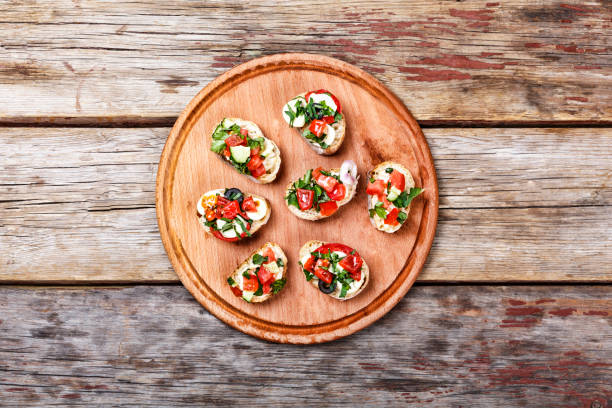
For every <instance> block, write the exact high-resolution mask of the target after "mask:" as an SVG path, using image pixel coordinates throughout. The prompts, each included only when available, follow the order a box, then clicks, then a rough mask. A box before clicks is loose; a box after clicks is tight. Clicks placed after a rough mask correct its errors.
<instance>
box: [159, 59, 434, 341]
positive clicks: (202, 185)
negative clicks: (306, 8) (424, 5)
mask: <svg viewBox="0 0 612 408" xmlns="http://www.w3.org/2000/svg"><path fill="white" fill-rule="evenodd" d="M306 84H311V85H310V86H311V87H312V88H304V87H305V86H306ZM314 84H317V85H314ZM319 84H325V87H326V88H327V89H329V90H330V91H331V92H333V94H334V95H335V96H336V97H337V98H338V99H339V100H340V101H341V103H342V114H343V115H344V116H345V117H346V118H347V119H346V125H345V126H346V133H347V136H346V140H345V142H344V143H343V144H342V146H341V149H340V150H339V151H338V152H336V153H335V154H334V155H333V156H326V157H323V156H321V155H318V154H317V153H315V152H314V151H313V150H312V149H310V148H309V147H308V146H306V145H305V141H304V140H303V138H302V137H301V136H300V135H299V132H296V131H295V129H293V128H291V127H289V126H287V124H286V123H285V121H284V120H283V119H282V115H281V112H282V109H283V107H284V106H285V104H286V103H287V101H289V100H291V99H292V98H294V97H295V95H299V94H301V93H303V92H307V91H308V90H309V89H317V88H319V86H320V85H319ZM262 106H267V107H268V109H262ZM224 117H238V118H245V119H253V120H256V122H257V125H258V126H259V127H260V128H261V130H262V131H263V134H264V135H266V137H268V138H270V139H271V140H272V141H274V142H275V143H276V144H277V145H278V146H279V147H280V150H281V153H280V156H281V157H282V161H283V163H282V171H281V172H279V174H278V176H277V177H276V180H275V181H274V182H273V183H269V184H265V185H261V184H260V185H255V184H254V183H252V182H251V181H250V180H247V178H246V177H245V176H244V175H241V174H239V173H238V172H236V171H232V170H227V169H226V168H220V165H219V157H218V156H217V155H216V154H215V153H213V152H211V151H210V144H211V139H210V138H211V136H210V135H211V134H212V132H213V130H214V129H215V127H216V126H217V124H218V123H219V121H220V120H222V119H223V118H224ZM368 126H371V127H372V129H376V131H367V130H365V129H367V127H368ZM296 133H298V134H296ZM389 135H393V136H392V137H390V136H389ZM345 160H354V161H355V162H356V163H357V167H358V168H359V173H360V177H361V180H362V182H361V183H360V185H359V186H358V187H357V194H356V196H355V197H354V198H353V199H352V200H351V201H350V202H349V203H348V204H347V205H346V206H345V207H343V208H341V209H339V210H338V211H337V213H336V214H334V215H333V216H331V217H329V218H328V219H325V220H320V221H317V222H312V221H307V220H302V219H298V218H296V217H294V216H293V215H292V214H291V211H290V210H289V209H288V208H287V207H286V202H285V195H286V189H287V185H290V184H291V183H292V182H293V181H295V180H296V179H298V178H300V177H302V176H303V175H304V172H305V171H306V170H307V169H309V168H310V169H313V168H316V167H318V166H322V167H323V168H324V169H334V168H335V169H337V168H339V167H340V165H341V163H342V162H343V161H345ZM385 161H394V162H398V163H402V164H403V165H405V166H406V168H407V169H408V170H409V171H410V173H411V174H412V177H413V178H414V181H415V183H416V186H418V187H421V188H423V193H422V194H421V195H420V196H419V197H418V198H417V199H415V200H413V202H412V203H411V205H410V212H409V214H408V218H407V219H406V221H405V226H404V227H403V228H402V229H400V230H399V231H398V232H396V233H395V234H384V233H381V232H379V231H376V230H375V229H374V228H372V227H371V224H370V219H369V216H368V212H367V195H366V194H365V187H364V182H365V181H364V180H366V178H367V176H366V174H365V173H366V172H367V171H368V170H370V169H372V168H373V167H374V166H376V165H378V164H379V163H381V162H385ZM156 185H157V187H156V209H157V219H158V224H159V229H160V235H161V239H162V242H163V243H164V247H165V248H166V252H167V253H168V257H169V259H170V263H171V264H172V265H173V267H174V271H175V272H176V273H177V275H178V276H179V278H180V280H181V282H182V283H183V285H185V287H186V288H187V289H188V290H189V291H190V292H191V293H192V294H193V296H194V297H195V298H196V299H197V300H198V302H200V303H201V304H202V305H203V306H204V307H206V308H207V309H208V310H209V311H210V312H211V313H212V314H214V315H215V316H217V317H218V318H219V319H221V320H222V321H224V322H226V323H228V324H229V325H231V326H233V327H236V328H239V329H240V330H242V331H244V332H245V333H248V334H251V335H253V336H256V337H259V338H262V339H265V340H271V341H276V342H282V343H296V344H304V343H305V344H310V343H320V342H325V341H331V340H334V339H337V338H340V337H343V336H347V335H349V334H351V333H354V332H355V331H357V330H360V329H362V328H363V327H366V326H367V325H369V324H371V323H372V322H374V321H376V320H378V319H379V318H380V317H382V316H384V314H385V313H387V312H388V311H389V310H390V309H391V308H392V307H393V306H395V305H396V304H397V302H399V301H400V299H401V298H402V297H403V296H404V295H405V294H406V292H408V290H409V289H410V287H411V286H412V284H413V283H414V281H415V280H416V277H417V275H418V274H419V272H420V271H421V269H422V267H423V265H424V264H425V260H426V258H427V254H428V253H429V250H430V248H431V245H432V242H433V238H434V236H435V231H436V224H437V216H438V185H437V181H436V172H435V169H434V165H433V158H432V157H431V153H430V151H429V147H428V146H427V141H426V140H425V137H424V135H423V132H422V131H421V128H420V127H419V125H418V124H417V122H416V120H415V119H414V118H413V117H412V115H411V114H410V112H408V110H407V109H406V107H405V106H404V105H403V104H402V102H401V101H400V100H398V99H397V97H395V95H393V94H392V93H391V92H390V91H389V90H388V89H386V88H385V87H384V86H383V85H382V84H381V83H380V82H378V81H377V80H376V79H375V78H373V77H372V76H371V75H369V74H367V73H366V72H364V71H363V70H361V69H359V68H357V67H355V66H354V65H351V64H347V63H345V62H342V61H340V60H337V59H334V58H329V57H324V56H320V55H311V54H282V55H276V56H269V57H262V58H258V59H255V60H252V61H250V62H248V63H245V64H242V65H240V66H239V67H236V68H234V69H232V70H230V71H228V72H227V73H225V74H223V75H222V76H220V77H219V78H217V79H215V80H214V81H213V82H211V83H210V84H209V85H208V86H207V87H206V88H204V89H203V90H202V91H201V92H199V93H198V95H197V96H196V97H195V98H193V100H191V102H189V104H188V105H187V107H186V108H185V110H184V111H183V112H182V113H181V115H180V116H179V119H178V120H177V121H176V123H175V125H174V127H173V128H172V130H171V131H170V135H169V136H168V140H167V142H166V144H165V146H164V150H163V152H162V155H161V158H160V162H159V170H158V173H157V181H156ZM220 187H221V188H223V187H226V188H230V187H238V188H240V189H241V190H242V191H249V192H251V193H254V194H259V195H261V196H263V197H266V198H267V199H268V201H269V202H270V206H271V208H272V215H271V217H270V221H269V222H268V224H267V225H266V226H265V231H262V232H261V233H259V234H257V235H256V236H254V237H253V238H251V239H245V240H243V241H240V242H239V243H236V244H228V243H227V242H223V241H221V240H218V239H216V238H214V237H212V236H210V235H207V234H202V228H201V225H200V223H199V222H197V219H196V217H195V215H194V214H197V211H196V202H197V199H198V198H199V197H200V196H201V195H202V193H203V192H205V191H210V190H213V189H216V188H220ZM310 240H319V241H323V242H340V243H343V244H346V245H348V246H350V247H351V248H355V249H356V250H357V251H358V252H359V254H360V255H361V256H363V257H364V260H365V261H366V262H367V264H368V266H369V268H370V271H371V273H370V274H369V276H368V285H367V287H366V288H365V290H364V291H363V292H361V293H360V295H359V296H358V297H355V299H351V300H350V301H348V300H347V301H346V302H338V301H337V300H335V299H333V298H331V297H330V296H327V295H325V294H323V293H320V292H319V291H318V290H313V288H312V285H310V284H309V283H308V282H307V281H306V279H305V278H304V273H303V271H302V270H301V268H300V267H299V266H298V260H299V258H298V252H299V250H300V248H301V247H302V246H303V245H304V243H305V242H307V241H310ZM267 241H268V242H275V243H278V244H279V245H280V246H281V247H282V248H283V250H284V251H285V254H287V259H288V265H289V266H288V271H287V284H286V285H285V288H284V289H283V291H282V292H281V293H280V294H279V295H278V296H277V298H280V299H282V301H281V300H277V301H275V302H266V303H265V304H261V305H259V304H258V305H254V304H249V303H247V302H244V301H243V300H242V299H240V298H237V297H236V296H235V295H234V294H233V293H232V291H231V290H230V288H229V287H228V285H227V280H226V279H227V275H228V271H231V270H233V269H234V268H235V267H236V265H238V264H239V263H240V262H242V260H243V259H246V258H247V256H248V255H249V254H250V253H251V252H252V251H253V250H254V249H255V248H259V247H261V246H262V245H263V243H265V242H267ZM366 242H367V245H366V244H365V243H366ZM384 251H388V253H389V254H393V255H394V256H393V257H388V256H380V254H381V253H382V252H384Z"/></svg>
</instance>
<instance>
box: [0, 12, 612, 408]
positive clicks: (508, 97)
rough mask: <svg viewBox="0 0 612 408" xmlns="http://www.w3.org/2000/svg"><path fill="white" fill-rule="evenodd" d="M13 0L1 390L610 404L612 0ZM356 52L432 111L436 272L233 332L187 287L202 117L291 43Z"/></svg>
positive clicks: (284, 400)
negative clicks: (275, 324)
mask: <svg viewBox="0 0 612 408" xmlns="http://www.w3.org/2000/svg"><path fill="white" fill-rule="evenodd" d="M276 3H277V2H273V1H263V2H262V1H253V2H249V3H245V4H242V3H240V2H234V1H226V0H219V1H217V2H214V3H208V2H199V1H194V2H189V3H187V2H185V3H180V4H170V3H164V2H158V3H156V4H155V3H151V4H145V3H143V2H121V3H119V2H117V3H107V2H96V1H85V0H81V1H79V0H74V1H67V0H61V1H55V2H53V3H52V4H42V3H37V2H27V3H26V2H14V3H13V2H5V3H1V4H0V16H1V17H0V33H1V34H2V35H1V36H0V125H1V126H2V127H1V128H0V146H2V150H1V151H0V186H1V188H0V283H1V284H2V286H0V405H6V406H9V405H27V406H32V405H41V406H49V405H65V404H75V405H86V406H91V405H119V404H127V403H133V404H135V405H139V406H146V405H151V406H165V405H172V406H174V405H183V404H191V403H195V404H199V405H204V404H205V405H237V404H244V405H253V404H257V405H285V404H289V405H298V404H299V405H305V406H324V405H349V406H357V405H361V404H364V403H367V404H368V405H380V406H387V405H393V406H395V405H405V404H407V403H412V404H422V403H432V404H434V406H468V407H469V406H487V407H490V406H508V405H510V406H519V405H520V406H537V407H544V406H546V407H548V406H572V407H573V406H576V407H582V406H586V407H592V408H597V407H599V408H601V407H606V406H608V407H610V406H612V286H610V283H611V282H612V210H611V205H612V184H611V181H610V180H611V177H612V172H611V171H612V108H611V106H612V70H611V69H612V59H611V58H610V53H611V50H612V48H611V43H612V42H611V37H612V30H611V29H610V27H611V25H612V7H611V5H610V3H609V2H604V1H592V2H588V4H583V2H578V1H575V0H568V2H565V3H562V2H557V1H548V2H533V1H526V0H513V1H508V2H485V1H466V2H450V1H444V2H403V1H384V2H374V1H372V2H367V1H354V2H345V3H342V4H333V3H330V2H327V1H323V2H320V1H313V0H310V1H302V0H295V1H293V2H291V3H290V4H288V5H287V6H286V7H284V8H281V7H278V6H275V5H276ZM289 51H291V52H294V51H297V52H310V53H321V54H325V55H330V56H334V57H337V58H340V59H342V60H345V61H347V62H350V63H353V64H355V65H357V66H359V67H361V68H363V69H365V70H367V71H368V72H370V73H372V74H373V75H375V76H376V77H377V78H379V79H380V80H381V81H382V82H383V83H384V84H385V85H387V86H388V87H389V88H390V89H391V90H392V91H394V92H395V93H396V94H397V95H398V96H399V97H400V98H401V99H402V100H403V101H404V102H405V104H406V105H407V106H408V108H409V109H410V110H411V111H412V112H413V114H414V115H415V117H416V118H417V119H418V120H419V122H420V124H421V125H422V126H423V128H424V132H425V135H426V137H427V139H428V141H429V143H430V147H431V150H432V153H433V156H434V159H435V163H436V168H437V172H438V179H439V184H440V215H439V225H438V231H437V236H436V239H435V242H434V247H433V248H432V251H431V253H430V256H429V259H428V263H427V264H426V266H425V268H424V270H423V271H422V273H421V275H420V277H419V280H418V283H417V284H416V285H415V287H414V288H413V289H412V290H411V291H410V292H409V293H408V295H407V296H406V297H405V298H404V300H402V301H401V302H400V304H399V305H398V306H397V307H396V308H395V309H393V310H392V311H391V312H390V313H389V314H388V315H387V316H386V317H384V318H383V319H382V320H380V321H378V322H377V323H375V324H374V325H372V326H370V327H369V328H367V329H365V330H363V331H361V332H359V333H357V334H354V335H352V336H349V337H347V338H344V339H342V340H339V341H335V342H332V343H327V344H322V345H317V346H309V347H298V346H291V345H277V344H271V343H266V342H264V341H260V340H256V339H254V338H251V337H249V336H246V335H244V334H242V333H240V332H238V331H236V330H233V329H230V328H229V327H227V326H225V325H224V324H223V323H221V322H219V321H218V320H217V319H215V318H214V317H212V316H211V315H210V314H209V313H208V312H207V311H206V310H205V309H203V308H202V307H200V306H199V305H198V304H197V303H196V302H195V301H194V300H193V299H192V297H191V296H190V295H189V293H187V291H186V290H185V289H184V288H183V287H182V286H181V285H180V284H179V283H178V280H177V278H176V275H175V274H174V272H173V270H172V268H171V267H170V264H169V262H168V259H167V258H166V254H165V252H164V249H163V247H162V244H161V241H160V238H159V233H158V230H157V224H156V218H155V197H154V189H155V172H156V167H157V163H158V159H159V155H160V153H161V149H162V147H163V144H164V142H165V139H166V137H167V135H168V133H169V128H170V127H171V126H172V124H173V122H174V120H175V119H176V117H177V115H178V113H179V112H180V111H181V110H182V109H183V107H184V106H185V105H186V103H187V102H188V101H189V100H190V99H191V98H192V97H193V96H194V95H195V93H196V92H197V91H198V90H199V89H201V88H202V87H203V86H205V85H206V84H207V83H208V82H209V81H211V80H212V79H213V78H215V77H216V76H217V75H219V74H221V73H222V72H224V71H225V70H227V69H228V68H230V67H233V66H235V65H237V64H239V63H241V62H244V61H248V60H250V59H252V58H255V57H258V56H261V55H266V54H274V53H279V52H289Z"/></svg>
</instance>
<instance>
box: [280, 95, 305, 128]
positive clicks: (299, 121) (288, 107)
mask: <svg viewBox="0 0 612 408" xmlns="http://www.w3.org/2000/svg"><path fill="white" fill-rule="evenodd" d="M296 103H299V104H301V105H302V106H306V99H305V98H304V97H303V96H298V97H297V98H293V99H292V100H290V101H289V102H287V103H286V104H285V106H283V118H284V119H285V122H287V123H288V124H289V125H290V126H292V127H297V128H300V127H302V126H304V125H305V124H306V117H305V116H304V115H300V116H297V117H296V118H294V119H293V124H291V118H290V117H289V115H287V114H286V113H285V111H291V112H293V113H294V114H295V112H296V109H295V105H296Z"/></svg>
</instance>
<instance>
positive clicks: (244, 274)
mask: <svg viewBox="0 0 612 408" xmlns="http://www.w3.org/2000/svg"><path fill="white" fill-rule="evenodd" d="M242 276H244V277H245V278H247V279H251V274H250V273H249V271H244V272H242Z"/></svg>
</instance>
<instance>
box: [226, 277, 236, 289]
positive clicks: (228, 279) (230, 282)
mask: <svg viewBox="0 0 612 408" xmlns="http://www.w3.org/2000/svg"><path fill="white" fill-rule="evenodd" d="M227 283H229V285H230V286H231V287H234V286H236V281H235V280H233V279H232V278H231V276H230V277H229V278H227Z"/></svg>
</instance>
